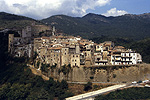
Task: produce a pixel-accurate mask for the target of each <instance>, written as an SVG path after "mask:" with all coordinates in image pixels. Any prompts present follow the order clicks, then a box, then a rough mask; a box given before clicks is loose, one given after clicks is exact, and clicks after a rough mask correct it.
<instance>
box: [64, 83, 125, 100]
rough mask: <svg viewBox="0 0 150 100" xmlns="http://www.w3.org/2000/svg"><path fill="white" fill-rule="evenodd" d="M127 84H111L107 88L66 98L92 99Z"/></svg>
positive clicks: (69, 99) (76, 99) (75, 99)
mask: <svg viewBox="0 0 150 100" xmlns="http://www.w3.org/2000/svg"><path fill="white" fill-rule="evenodd" d="M126 86H127V85H126V84H120V85H113V86H110V87H107V88H103V89H100V90H97V91H93V92H89V93H85V94H80V95H77V96H73V97H69V98H66V100H94V97H95V96H98V95H101V94H104V93H107V92H111V91H114V90H117V89H120V88H125V87H126Z"/></svg>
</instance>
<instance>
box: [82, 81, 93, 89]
mask: <svg viewBox="0 0 150 100" xmlns="http://www.w3.org/2000/svg"><path fill="white" fill-rule="evenodd" d="M91 89H92V83H91V82H88V83H87V84H85V85H84V91H89V90H91Z"/></svg>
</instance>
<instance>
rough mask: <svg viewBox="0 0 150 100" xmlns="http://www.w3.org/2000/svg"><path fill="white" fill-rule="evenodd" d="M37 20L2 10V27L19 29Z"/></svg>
mask: <svg viewBox="0 0 150 100" xmlns="http://www.w3.org/2000/svg"><path fill="white" fill-rule="evenodd" d="M35 21H36V20H34V19H31V18H28V17H24V16H19V15H14V14H9V13H5V12H0V29H5V28H10V29H12V28H15V29H19V28H22V27H24V26H27V25H31V23H33V22H35Z"/></svg>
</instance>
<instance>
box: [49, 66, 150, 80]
mask: <svg viewBox="0 0 150 100" xmlns="http://www.w3.org/2000/svg"><path fill="white" fill-rule="evenodd" d="M49 76H51V77H54V78H55V79H58V80H62V79H65V80H67V81H72V82H88V81H91V82H132V81H139V80H146V79H150V64H140V65H131V66H103V67H88V68H87V67H80V68H77V67H75V68H72V70H70V71H69V73H68V74H64V73H63V72H59V70H58V69H54V70H53V71H50V72H49Z"/></svg>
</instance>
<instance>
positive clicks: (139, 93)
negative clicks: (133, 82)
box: [95, 88, 150, 100]
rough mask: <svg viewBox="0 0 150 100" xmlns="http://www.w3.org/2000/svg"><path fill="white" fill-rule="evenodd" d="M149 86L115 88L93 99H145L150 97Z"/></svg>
mask: <svg viewBox="0 0 150 100" xmlns="http://www.w3.org/2000/svg"><path fill="white" fill-rule="evenodd" d="M149 94H150V89H149V88H128V89H124V90H117V91H115V92H111V93H109V94H107V95H99V96H97V97H96V98H95V100H114V99H117V100H118V99H119V100H139V99H140V100H141V99H142V100H145V99H150V95H149Z"/></svg>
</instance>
